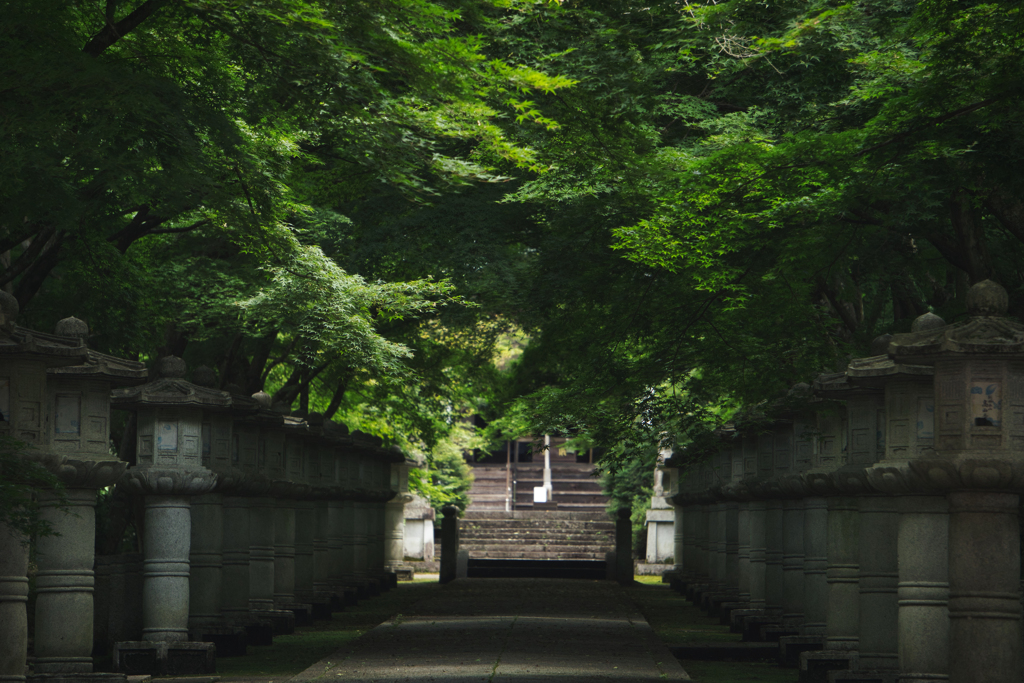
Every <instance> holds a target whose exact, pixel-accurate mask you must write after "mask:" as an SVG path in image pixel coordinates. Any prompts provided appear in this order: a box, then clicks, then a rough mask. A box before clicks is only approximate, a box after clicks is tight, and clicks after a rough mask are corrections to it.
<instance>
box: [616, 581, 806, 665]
mask: <svg viewBox="0 0 1024 683" xmlns="http://www.w3.org/2000/svg"><path fill="white" fill-rule="evenodd" d="M636 578H637V581H638V583H637V584H634V585H633V586H629V587H628V588H627V589H626V592H627V593H628V594H629V597H630V599H631V600H632V601H633V604H635V605H636V606H637V608H638V609H639V610H640V612H641V613H642V614H643V615H644V618H646V619H647V623H648V624H650V625H651V628H652V629H653V630H654V632H655V634H657V636H658V638H659V639H661V641H662V642H663V643H665V644H666V645H668V646H669V647H671V646H673V645H685V644H687V643H692V642H697V641H716V640H718V641H738V640H740V634H738V633H730V632H729V627H728V626H723V625H721V624H719V623H718V618H717V617H716V618H714V619H712V618H710V617H708V616H707V615H706V614H704V612H702V611H701V610H700V609H698V608H697V607H694V606H693V605H692V604H690V601H689V600H687V599H686V597H685V596H683V595H680V594H679V593H677V592H675V591H674V590H672V589H671V588H670V587H669V585H668V584H664V583H661V579H660V577H648V576H638V577H636ZM651 578H655V579H657V581H648V580H646V579H651ZM679 663H680V664H682V665H683V668H684V669H685V670H686V672H687V673H688V674H690V677H691V678H692V679H693V680H694V681H695V683H745V682H746V681H763V682H766V683H793V682H794V681H796V680H797V671H796V670H795V669H783V668H781V667H779V666H777V665H776V664H772V663H767V662H704V661H693V660H681V661H680V662H679Z"/></svg>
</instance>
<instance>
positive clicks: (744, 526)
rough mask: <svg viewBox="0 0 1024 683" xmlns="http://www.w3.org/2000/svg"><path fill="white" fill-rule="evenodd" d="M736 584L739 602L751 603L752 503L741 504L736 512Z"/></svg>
mask: <svg viewBox="0 0 1024 683" xmlns="http://www.w3.org/2000/svg"><path fill="white" fill-rule="evenodd" d="M736 537H737V541H736V558H737V561H736V582H737V584H738V589H739V601H740V602H746V603H749V602H750V503H749V502H742V503H739V505H738V507H737V512H736Z"/></svg>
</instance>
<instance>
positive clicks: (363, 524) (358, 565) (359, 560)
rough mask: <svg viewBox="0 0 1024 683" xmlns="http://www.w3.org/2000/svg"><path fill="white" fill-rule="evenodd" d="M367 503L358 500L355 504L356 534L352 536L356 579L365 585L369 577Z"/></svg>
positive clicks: (360, 584)
mask: <svg viewBox="0 0 1024 683" xmlns="http://www.w3.org/2000/svg"><path fill="white" fill-rule="evenodd" d="M367 505H368V504H367V503H363V502H356V503H355V504H354V505H353V519H354V522H355V523H354V525H353V526H354V529H353V531H354V534H353V538H352V545H353V551H354V552H353V555H354V562H353V565H354V569H355V580H356V584H357V585H359V586H365V585H366V581H367V579H368V578H369V549H368V545H369V538H368V535H369V523H370V520H369V515H368V514H367Z"/></svg>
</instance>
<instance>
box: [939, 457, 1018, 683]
mask: <svg viewBox="0 0 1024 683" xmlns="http://www.w3.org/2000/svg"><path fill="white" fill-rule="evenodd" d="M978 469H981V468H980V467H979V468H978ZM975 476H977V478H978V479H982V478H983V476H985V475H984V474H976V475H975ZM1019 498H1020V497H1019V496H1018V494H1016V493H1002V492H988V491H953V492H951V493H950V494H949V679H950V680H951V681H954V682H959V681H971V682H972V683H997V681H998V682H1002V681H1019V680H1021V669H1022V661H1021V660H1022V658H1024V657H1022V652H1021V642H1022V641H1021V606H1020V595H1019V590H1020V520H1019V519H1018V517H1017V509H1018V505H1019V504H1020V500H1019Z"/></svg>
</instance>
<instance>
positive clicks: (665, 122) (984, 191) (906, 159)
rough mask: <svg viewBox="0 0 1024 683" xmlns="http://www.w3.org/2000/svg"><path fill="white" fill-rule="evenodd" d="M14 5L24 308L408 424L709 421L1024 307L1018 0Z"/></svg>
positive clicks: (697, 427) (18, 236)
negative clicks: (932, 326) (980, 303)
mask: <svg viewBox="0 0 1024 683" xmlns="http://www.w3.org/2000/svg"><path fill="white" fill-rule="evenodd" d="M0 8H2V9H3V12H4V17H5V22H4V24H3V25H2V26H0V93H2V97H0V145H2V149H0V151H2V154H0V258H2V262H3V265H4V268H5V270H4V273H3V275H2V276H0V286H4V287H5V288H7V289H8V290H9V291H11V292H12V293H13V294H14V295H15V296H16V297H17V298H18V300H19V303H20V304H21V307H22V310H23V315H22V318H21V320H20V322H22V323H23V324H26V325H30V326H36V327H38V328H40V329H47V328H49V327H50V326H52V324H53V322H54V321H55V320H57V319H59V318H61V317H64V316H67V315H72V314H73V315H77V316H79V317H82V318H85V319H87V320H88V322H89V323H90V324H91V326H92V327H93V329H94V330H95V334H94V337H93V338H92V339H91V340H90V343H91V344H92V345H93V346H96V347H97V348H100V349H102V350H108V351H112V352H116V353H121V354H128V355H133V356H138V357H140V358H142V359H144V360H155V359H156V358H158V357H159V356H161V355H167V354H177V355H183V356H184V357H185V358H186V359H187V360H188V361H189V363H190V364H191V365H192V366H196V365H198V364H201V363H206V364H209V365H212V366H214V367H216V368H217V369H218V371H219V376H220V382H221V385H222V386H223V387H227V386H228V385H231V384H233V385H237V387H238V388H239V389H241V390H242V391H244V392H247V393H252V392H254V391H257V390H259V389H266V390H267V391H270V392H272V393H273V394H274V398H275V400H276V401H279V402H283V403H286V404H289V405H291V406H292V407H293V408H295V409H298V410H300V411H302V410H305V411H308V410H320V411H322V412H324V413H325V414H326V415H327V416H328V417H334V418H336V419H341V420H344V421H345V422H347V423H349V424H350V426H353V427H356V428H360V429H364V430H366V431H371V432H374V433H377V434H379V435H381V436H383V437H385V438H387V439H389V440H391V441H393V442H397V443H400V444H403V445H405V446H408V447H415V448H420V449H424V450H428V451H429V450H430V449H431V448H432V447H434V446H435V445H436V444H439V443H441V442H442V441H443V440H444V439H445V438H446V435H448V434H449V433H450V432H451V430H452V429H453V428H454V426H455V425H456V424H458V423H459V420H460V419H461V417H462V416H463V415H465V414H467V413H473V412H476V413H481V414H483V415H484V416H485V417H486V418H487V419H488V420H489V421H490V423H491V425H492V426H493V431H494V433H495V434H496V435H497V434H501V433H503V434H505V435H516V436H518V435H522V434H528V433H534V434H540V433H551V434H567V435H571V436H573V437H574V439H575V442H576V443H577V444H578V445H579V446H587V445H593V444H599V445H610V444H614V443H620V442H626V441H628V442H629V443H632V444H648V445H650V444H653V443H655V442H657V441H659V440H660V439H663V438H667V439H668V440H670V441H671V440H688V439H692V438H696V437H697V436H698V435H699V434H701V433H703V432H705V431H706V430H707V428H708V426H709V425H712V424H714V423H715V422H717V421H719V420H720V419H722V418H723V417H725V416H728V415H729V414H730V413H731V411H733V410H734V409H735V408H736V407H737V406H739V405H741V404H744V403H747V404H749V403H753V402H757V401H760V400H764V399H767V398H772V397H774V396H777V395H779V394H780V393H781V392H784V391H785V389H786V388H787V387H789V386H791V385H792V384H793V383H795V382H798V381H807V380H809V379H810V378H812V377H813V376H814V375H815V374H816V373H818V372H820V371H822V370H830V369H833V368H834V367H835V366H836V365H837V364H842V363H844V362H845V360H846V359H847V358H848V357H849V356H850V355H851V354H864V353H866V352H867V348H868V344H869V343H870V340H871V339H872V338H873V337H875V336H876V335H878V334H880V333H883V332H892V331H899V330H904V329H907V327H908V326H909V324H910V321H911V320H912V319H913V318H914V317H916V316H917V315H919V314H921V313H923V312H925V311H927V310H933V311H935V312H937V313H938V314H940V315H943V316H945V317H946V318H947V320H953V319H955V318H957V317H958V316H961V315H962V314H963V312H964V294H965V292H966V289H967V287H968V286H969V285H970V284H971V283H973V282H976V281H979V280H982V279H985V278H992V279H995V280H997V281H999V282H1000V283H1001V284H1003V285H1004V286H1005V287H1006V288H1007V289H1008V290H1009V292H1010V295H1011V312H1012V313H1013V314H1014V315H1017V316H1020V315H1021V314H1022V313H1024V271H1022V270H1021V268H1020V266H1019V264H1020V263H1021V262H1022V259H1021V257H1022V256H1024V245H1022V240H1024V202H1022V199H1021V198H1022V197H1024V178H1022V176H1021V175H1020V174H1019V173H1018V172H1017V167H1018V166H1019V164H1018V163H1017V162H1018V160H1019V159H1020V158H1021V148H1022V132H1021V131H1024V126H1022V123H1024V122H1022V121H1021V117H1022V116H1024V113H1022V112H1024V107H1022V106H1021V105H1022V102H1021V98H1022V97H1024V83H1022V80H1024V67H1022V64H1024V59H1022V57H1024V17H1022V11H1021V10H1022V6H1021V3H1020V2H1009V1H1005V2H978V1H976V0H965V1H962V2H948V1H947V0H923V1H920V2H898V1H897V2H878V1H876V0H865V1H863V2H858V3H852V4H844V3H838V2H830V1H828V0H826V1H823V2H806V1H790V2H782V3H769V4H765V3H761V2H753V1H752V0H720V1H718V2H709V3H689V4H686V3H679V2H675V1H674V0H673V1H671V2H668V1H665V0H655V1H654V2H646V3H643V4H637V3H634V2H631V1H630V0H601V1H600V2H598V1H597V0H564V1H563V2H561V3H559V2H532V1H527V0H386V1H382V2H338V1H336V0H315V1H314V0H265V1H261V2H252V3H235V2H228V1H226V0H143V1H141V2H140V1H138V0H135V1H134V2H127V1H121V0H104V1H100V0H76V1H74V2H63V1H58V0H37V1H34V2H31V3H28V2H18V1H13V0H12V1H9V2H3V1H0ZM513 348H514V351H515V353H509V349H513ZM520 352H521V355H520ZM640 450H642V447H641V446H638V447H637V448H632V447H631V448H620V449H618V450H617V451H615V452H617V453H621V454H622V459H627V460H628V459H634V456H632V455H629V454H631V453H637V452H640Z"/></svg>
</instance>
